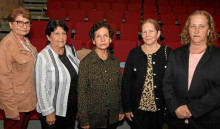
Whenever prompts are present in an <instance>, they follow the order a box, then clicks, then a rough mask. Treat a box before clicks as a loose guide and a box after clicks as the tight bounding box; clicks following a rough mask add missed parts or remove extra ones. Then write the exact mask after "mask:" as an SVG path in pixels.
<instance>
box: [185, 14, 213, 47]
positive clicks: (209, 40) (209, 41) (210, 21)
mask: <svg viewBox="0 0 220 129" xmlns="http://www.w3.org/2000/svg"><path fill="white" fill-rule="evenodd" d="M195 15H202V16H205V17H206V18H207V19H208V26H209V30H210V32H209V35H208V37H207V45H215V44H216V32H215V22H214V20H213V18H212V16H211V15H210V14H209V13H208V12H206V11H203V10H196V11H195V12H193V13H192V14H191V15H190V16H189V17H188V19H187V21H186V23H185V26H184V28H183V30H182V32H181V42H182V44H183V45H186V44H189V43H190V41H191V38H190V35H189V26H190V22H191V17H192V16H195Z"/></svg>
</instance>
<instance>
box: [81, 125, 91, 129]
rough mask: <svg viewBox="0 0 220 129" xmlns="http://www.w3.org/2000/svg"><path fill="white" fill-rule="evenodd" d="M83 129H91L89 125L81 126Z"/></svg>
mask: <svg viewBox="0 0 220 129" xmlns="http://www.w3.org/2000/svg"><path fill="white" fill-rule="evenodd" d="M81 127H82V128H83V129H89V125H87V126H81Z"/></svg>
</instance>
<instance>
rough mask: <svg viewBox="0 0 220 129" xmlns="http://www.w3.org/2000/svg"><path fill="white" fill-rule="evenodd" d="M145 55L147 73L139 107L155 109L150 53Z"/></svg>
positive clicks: (154, 110) (149, 109)
mask: <svg viewBox="0 0 220 129" xmlns="http://www.w3.org/2000/svg"><path fill="white" fill-rule="evenodd" d="M146 55H147V60H148V63H147V73H146V78H145V82H144V88H143V92H142V96H141V100H140V105H139V109H140V110H143V111H152V112H156V111H157V106H156V102H155V95H154V81H153V66H152V54H146Z"/></svg>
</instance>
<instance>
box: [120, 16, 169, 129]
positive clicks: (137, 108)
mask: <svg viewBox="0 0 220 129" xmlns="http://www.w3.org/2000/svg"><path fill="white" fill-rule="evenodd" d="M141 29H142V38H143V41H144V44H143V45H141V46H138V47H137V48H134V49H133V50H131V51H130V53H129V55H128V57H127V61H126V65H125V70H124V76H123V81H122V102H123V108H124V111H125V114H126V117H127V118H128V119H129V120H130V121H132V122H131V123H132V124H131V125H132V127H133V128H134V129H162V125H163V123H164V116H163V114H164V111H165V107H166V106H165V103H164V99H163V94H162V79H163V76H164V71H165V69H166V65H167V58H168V55H169V53H170V51H171V48H169V47H167V46H164V45H161V44H159V43H158V42H157V40H158V39H159V37H160V26H159V25H158V23H157V21H155V20H153V19H147V20H146V21H144V22H143V24H142V27H141Z"/></svg>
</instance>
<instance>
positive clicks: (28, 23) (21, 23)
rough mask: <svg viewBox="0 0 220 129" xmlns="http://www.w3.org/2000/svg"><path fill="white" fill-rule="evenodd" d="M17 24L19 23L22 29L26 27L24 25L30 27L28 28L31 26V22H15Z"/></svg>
mask: <svg viewBox="0 0 220 129" xmlns="http://www.w3.org/2000/svg"><path fill="white" fill-rule="evenodd" d="M15 22H17V25H18V26H20V27H22V26H24V24H25V25H26V26H28V27H30V26H31V22H30V21H28V22H23V21H15Z"/></svg>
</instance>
